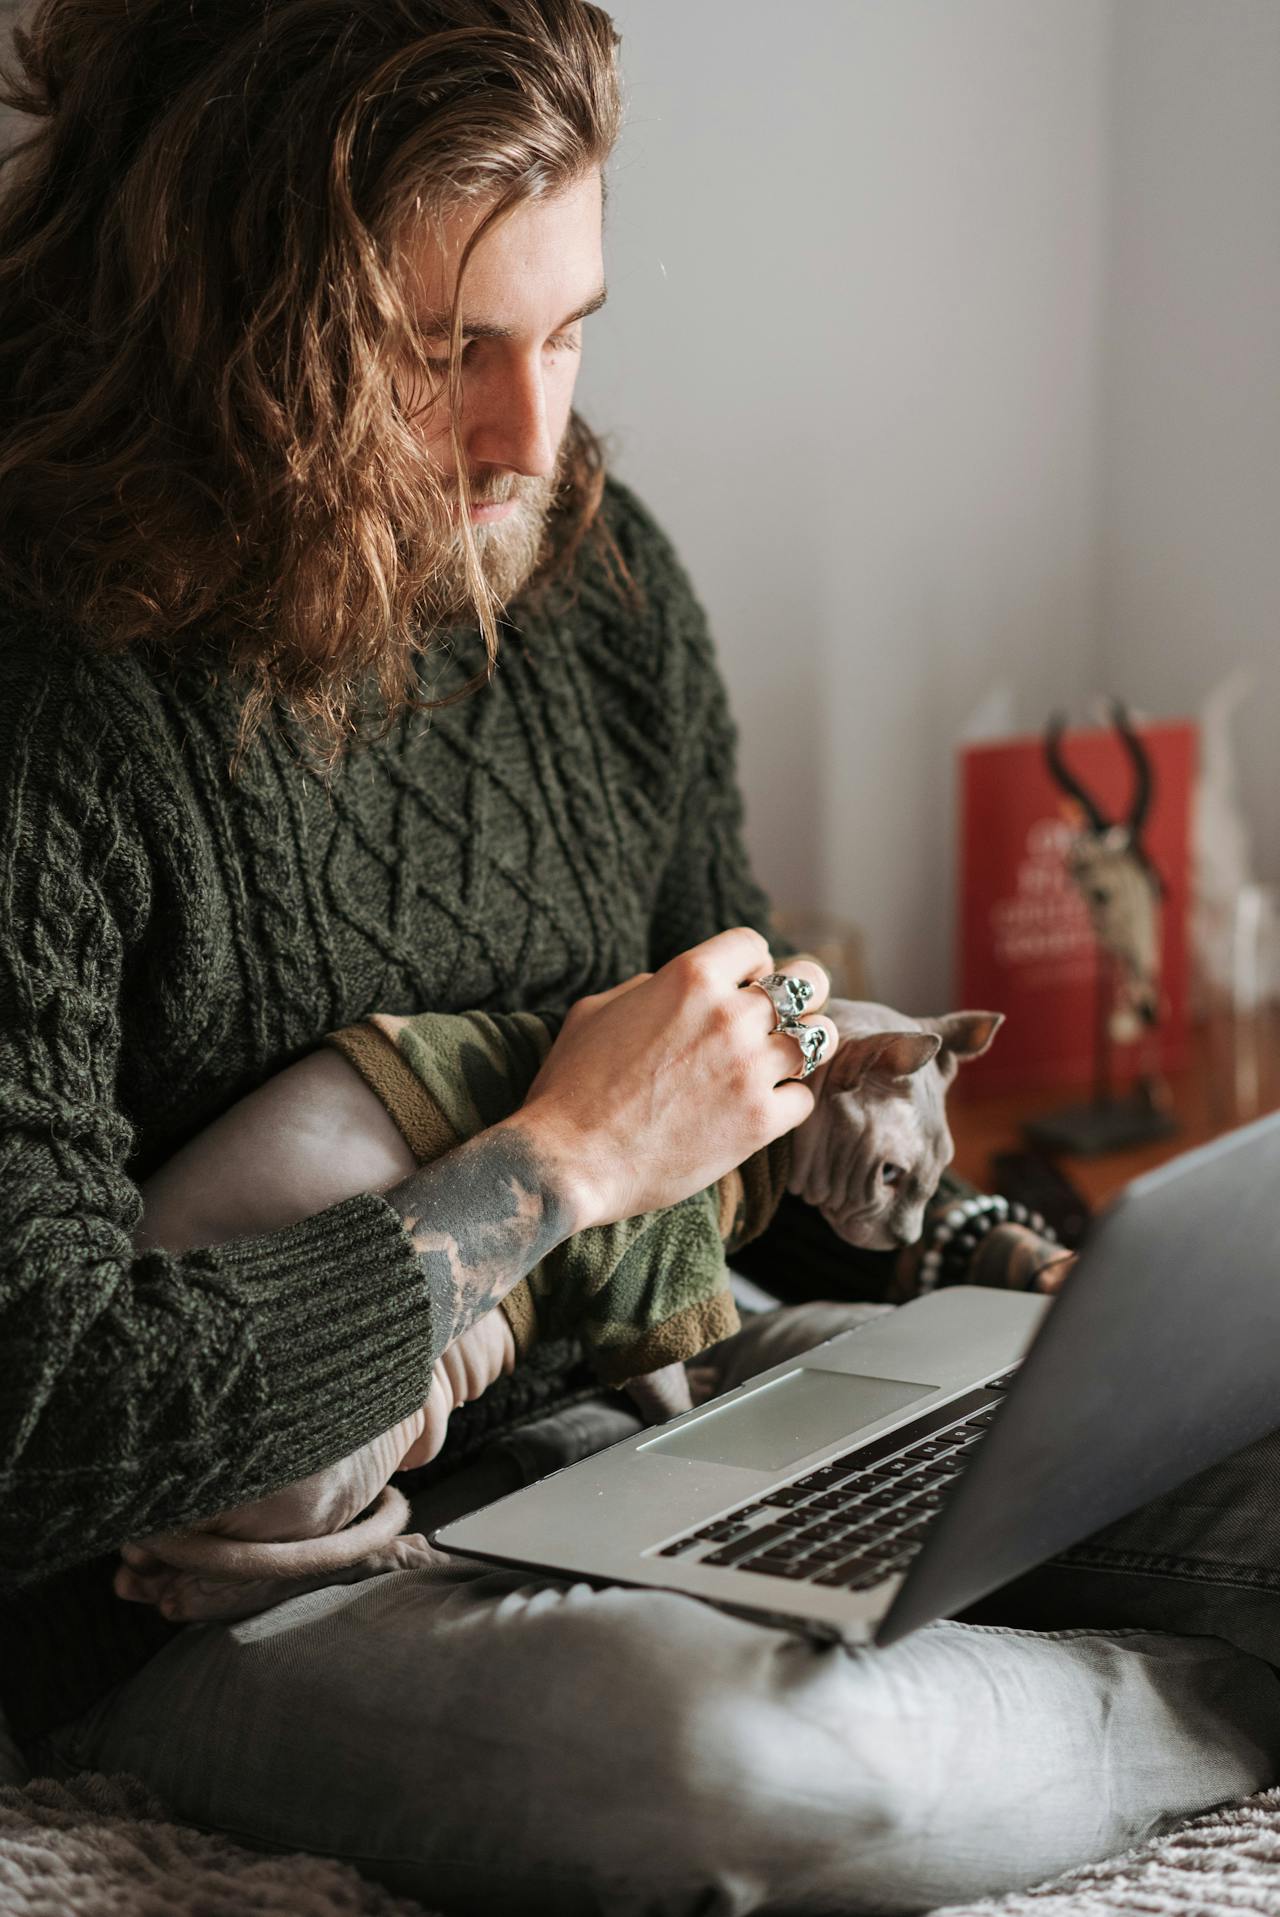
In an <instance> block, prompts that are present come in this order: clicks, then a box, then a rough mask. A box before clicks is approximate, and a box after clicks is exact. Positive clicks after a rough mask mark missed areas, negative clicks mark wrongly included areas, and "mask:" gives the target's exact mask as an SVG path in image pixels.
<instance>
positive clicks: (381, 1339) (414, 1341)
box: [199, 1193, 448, 1483]
mask: <svg viewBox="0 0 1280 1917" xmlns="http://www.w3.org/2000/svg"><path fill="white" fill-rule="evenodd" d="M199 1255H200V1256H201V1257H202V1258H206V1259H208V1260H209V1261H210V1263H211V1264H212V1265H213V1266H214V1268H215V1269H216V1270H217V1271H218V1273H219V1276H220V1277H221V1279H222V1281H223V1282H224V1283H225V1284H226V1285H227V1286H228V1289H229V1290H230V1291H232V1292H233V1293H234V1295H235V1297H236V1299H237V1300H238V1302H239V1304H240V1305H241V1307H242V1309H243V1310H244V1311H245V1313H246V1324H247V1330H248V1335H249V1337H250V1339H251V1340H252V1342H253V1344H254V1346H255V1349H256V1355H257V1358H258V1362H259V1364H260V1365H261V1367H262V1370H263V1373H264V1375H265V1377H266V1379H267V1381H268V1385H269V1390H268V1392H267V1400H268V1410H267V1412H266V1414H265V1416H264V1420H263V1424H262V1426H261V1427H260V1431H259V1434H258V1435H259V1437H260V1438H261V1439H264V1440H266V1441H267V1443H268V1446H269V1449H270V1453H271V1457H272V1463H273V1474H272V1475H273V1476H274V1477H275V1478H276V1479H277V1481H278V1482H282V1483H283V1482H288V1481H290V1480H292V1479H293V1478H295V1477H302V1476H306V1475H308V1474H309V1473H310V1472H311V1471H313V1470H317V1469H319V1468H320V1466H321V1465H322V1464H325V1463H329V1462H331V1461H332V1460H333V1459H334V1458H335V1457H340V1456H344V1455H346V1454H347V1453H349V1452H351V1451H353V1450H354V1449H356V1447H357V1446H358V1445H360V1444H363V1443H364V1442H365V1441H366V1440H367V1439H368V1438H371V1437H374V1436H376V1435H377V1433H379V1432H381V1431H387V1430H389V1429H390V1428H391V1426H392V1425H394V1424H395V1423H396V1422H397V1420H398V1419H400V1418H402V1417H404V1416H405V1415H406V1414H407V1413H408V1412H409V1411H411V1410H414V1409H416V1407H417V1406H418V1405H420V1404H421V1403H422V1400H423V1398H424V1397H425V1395H426V1392H427V1389H428V1386H429V1383H430V1375H431V1367H432V1365H433V1363H434V1361H435V1359H436V1358H437V1357H438V1356H439V1354H440V1351H441V1349H443V1346H444V1344H445V1342H446V1340H447V1336H448V1328H447V1327H442V1326H439V1325H436V1324H435V1323H434V1322H433V1314H432V1308H431V1303H430V1299H429V1296H428V1292H427V1286H426V1283H425V1281H424V1279H423V1275H422V1270H421V1267H420V1265H419V1262H418V1256H417V1253H416V1252H415V1251H414V1248H413V1244H412V1242H411V1240H410V1238H409V1235H408V1233H407V1232H406V1231H405V1229H404V1226H403V1224H402V1223H401V1220H400V1217H399V1214H398V1213H397V1212H396V1211H395V1210H394V1208H393V1207H392V1206H391V1205H389V1204H388V1203H387V1201H386V1199H385V1198H380V1197H378V1196H377V1195H376V1194H373V1193H366V1194H363V1195H361V1196H360V1197H356V1198H349V1199H345V1200H344V1201H343V1203H341V1204H340V1205H333V1206H331V1207H330V1208H329V1210H327V1211H322V1212H318V1213H316V1214H315V1215H314V1216H313V1217H310V1218H303V1219H300V1220H299V1221H298V1223H297V1224H295V1225H289V1226H287V1227H286V1228H285V1229H284V1230H283V1231H276V1232H272V1233H271V1234H270V1235H269V1236H267V1237H261V1238H248V1239H240V1240H239V1241H236V1242H233V1243H231V1244H226V1245H219V1246H216V1247H213V1248H212V1249H210V1250H208V1251H206V1252H203V1253H201V1254H199Z"/></svg>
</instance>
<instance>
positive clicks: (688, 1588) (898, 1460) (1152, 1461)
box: [433, 1114, 1280, 1644]
mask: <svg viewBox="0 0 1280 1917" xmlns="http://www.w3.org/2000/svg"><path fill="white" fill-rule="evenodd" d="M1278 1341H1280V1114H1278V1115H1276V1116H1274V1117H1271V1118H1267V1119H1263V1120H1260V1121H1259V1122H1258V1123H1257V1124H1254V1125H1251V1126H1248V1127H1246V1128H1244V1129H1242V1130H1240V1131H1237V1132H1232V1133H1230V1134H1228V1135H1227V1136H1226V1137H1224V1138H1222V1139H1219V1140H1217V1141H1216V1142H1215V1143H1213V1144H1211V1145H1207V1146H1205V1147H1203V1148H1202V1149H1201V1150H1199V1151H1195V1152H1191V1153H1188V1154H1187V1155H1186V1156H1184V1157H1182V1158H1180V1159H1176V1160H1174V1161H1173V1162H1172V1163H1171V1164H1169V1165H1166V1166H1164V1167H1163V1168H1162V1169H1161V1170H1159V1171H1157V1172H1153V1173H1151V1174H1150V1175H1149V1176H1147V1177H1145V1178H1142V1179H1139V1180H1138V1181H1137V1182H1136V1183H1134V1184H1132V1185H1130V1186H1129V1187H1128V1189H1127V1190H1126V1191H1125V1192H1124V1193H1123V1194H1122V1196H1121V1197H1120V1198H1119V1200H1118V1201H1117V1202H1116V1203H1115V1204H1114V1205H1113V1206H1112V1207H1111V1208H1110V1209H1109V1210H1108V1211H1107V1212H1106V1213H1105V1214H1104V1216H1103V1217H1102V1218H1101V1219H1100V1220H1099V1221H1098V1222H1097V1223H1096V1225H1095V1226H1094V1228H1093V1229H1092V1231H1091V1233H1090V1236H1089V1238H1088V1241H1087V1243H1086V1245H1085V1247H1084V1249H1083V1251H1082V1253H1081V1256H1080V1259H1079V1261H1078V1263H1077V1265H1076V1267H1075V1269H1074V1271H1073V1272H1072V1274H1071V1276H1070V1278H1069V1280H1068V1282H1067V1284H1066V1285H1065V1286H1064V1288H1063V1291H1062V1294H1061V1296H1060V1298H1059V1299H1058V1301H1057V1302H1056V1303H1054V1304H1052V1305H1051V1304H1050V1302H1049V1301H1048V1300H1047V1299H1044V1298H1041V1297H1034V1296H1033V1297H1029V1296H1026V1295H1025V1294H1022V1293H1017V1292H1003V1291H986V1290H981V1289H979V1288H977V1287H973V1286H960V1287H956V1288H954V1289H949V1290H945V1291H940V1292H935V1293H934V1294H932V1295H931V1296H930V1297H927V1298H924V1299H920V1300H918V1301H916V1302H914V1303H912V1304H909V1305H905V1306H903V1307H902V1308H901V1309H900V1310H897V1311H894V1312H891V1313H886V1314H885V1316H884V1317H882V1318H878V1319H875V1320H873V1321H872V1322H871V1323H870V1324H867V1325H864V1326H862V1327H860V1328H859V1329H857V1330H855V1331H848V1332H844V1333H841V1334H840V1335H839V1336H838V1337H835V1338H832V1339H829V1340H828V1341H827V1342H826V1343H824V1344H821V1345H817V1346H815V1347H814V1349H813V1350H811V1351H808V1352H806V1353H805V1354H804V1355H803V1356H801V1357H799V1358H793V1359H789V1360H787V1361H786V1362H784V1363H783V1364H779V1365H775V1366H774V1367H773V1368H772V1369H771V1370H768V1371H765V1372H762V1373H761V1374H760V1375H759V1376H758V1377H755V1378H752V1379H751V1380H749V1381H748V1382H747V1383H746V1384H744V1385H740V1386H739V1387H738V1388H737V1389H736V1390H735V1391H731V1392H729V1393H727V1394H726V1395H725V1396H724V1397H722V1398H717V1399H715V1400H714V1401H713V1402H712V1403H710V1404H708V1405H705V1406H702V1407H700V1408H698V1409H695V1410H693V1411H690V1412H686V1413H684V1414H683V1416H681V1417H679V1418H675V1419H673V1420H672V1421H671V1422H670V1423H668V1424H665V1425H662V1426H659V1427H657V1428H652V1427H651V1428H650V1429H648V1430H646V1431H642V1432H640V1433H638V1434H637V1435H636V1436H634V1437H631V1438H628V1439H625V1440H624V1441H623V1442H622V1443H620V1444H616V1445H613V1446H612V1447H611V1448H610V1449H608V1450H607V1451H603V1452H600V1453H598V1454H597V1455H595V1456H594V1457H590V1458H584V1459H582V1460H581V1461H580V1462H579V1463H577V1464H575V1465H572V1466H570V1467H569V1468H568V1469H566V1470H564V1471H560V1472H557V1473H555V1474H554V1475H552V1476H551V1477H549V1478H544V1479H542V1480H541V1481H540V1482H539V1483H537V1484H534V1485H530V1486H528V1487H526V1488H525V1489H524V1490H522V1491H517V1492H514V1493H513V1494H512V1495H510V1496H509V1497H506V1498H502V1499H499V1500H498V1501H497V1502H496V1503H494V1504H490V1505H487V1506H486V1507H484V1508H483V1509H482V1510H479V1511H475V1512H473V1513H471V1514H470V1515H469V1516H467V1517H464V1518H461V1519H459V1520H457V1521H456V1522H454V1523H451V1524H448V1525H445V1526H444V1527H443V1528H442V1529H441V1530H440V1531H438V1532H437V1533H436V1534H435V1536H434V1539H433V1542H434V1543H436V1544H438V1545H439V1546H440V1548H441V1549H442V1550H446V1551H452V1552H458V1553H461V1554H463V1555H466V1556H472V1557H477V1558H482V1559H487V1560H491V1561H493V1562H496V1563H500V1564H514V1565H528V1566H531V1567H535V1568H537V1569H540V1570H544V1571H549V1572H555V1573H559V1574H562V1575H564V1574H568V1575H572V1576H580V1577H584V1578H588V1579H591V1580H593V1581H597V1582H602V1583H624V1584H636V1585H642V1584H649V1585H654V1586H658V1587H661V1588H664V1589H667V1590H676V1591H684V1592H687V1593H690V1594H691V1595H693V1596H695V1597H700V1598H705V1599H708V1600H710V1601H711V1602H713V1603H716V1604H720V1605H723V1606H726V1607H728V1608H730V1609H732V1610H736V1611H743V1612H747V1613H750V1614H752V1615H759V1616H764V1617H772V1618H777V1619H780V1620H781V1619H785V1620H786V1621H787V1622H788V1623H792V1624H795V1623H800V1624H802V1625H804V1626H805V1627H807V1628H809V1629H811V1630H812V1631H813V1632H815V1633H816V1634H818V1635H832V1634H838V1635H839V1636H840V1637H842V1638H844V1639H846V1640H849V1641H855V1642H857V1641H867V1640H872V1639H874V1640H875V1641H876V1642H878V1643H881V1644H888V1643H891V1642H893V1641H894V1640H895V1639H897V1638H899V1637H902V1636H904V1635H905V1634H906V1633H907V1632H908V1631H911V1630H915V1629H917V1628H918V1627H919V1626H920V1625H922V1624H926V1623H929V1622H930V1621H931V1620H932V1619H934V1618H937V1617H945V1616H951V1615H954V1614H955V1613H956V1612H957V1611H959V1610H962V1609H963V1608H964V1607H965V1606H966V1605H968V1604H970V1603H972V1602H973V1601H974V1600H976V1599H977V1598H979V1597H982V1596H985V1595H986V1594H987V1593H988V1592H990V1591H992V1590H995V1589H997V1588H998V1587H999V1586H1000V1585H1002V1584H1005V1583H1007V1582H1008V1581H1009V1580H1010V1579H1011V1578H1013V1577H1016V1576H1018V1575H1019V1574H1020V1573H1021V1572H1023V1571H1026V1570H1029V1569H1031V1568H1032V1567H1033V1566H1034V1565H1036V1564H1039V1563H1042V1562H1043V1561H1044V1560H1045V1559H1046V1558H1049V1557H1051V1556H1052V1555H1053V1554H1054V1553H1055V1552H1057V1551H1060V1550H1064V1549H1065V1548H1066V1547H1067V1546H1069V1545H1071V1544H1074V1543H1077V1542H1078V1541H1079V1540H1080V1539H1081V1538H1084V1537H1087V1536H1088V1535H1089V1534H1090V1533H1091V1532H1093V1531H1096V1530H1097V1529H1099V1528H1100V1527H1101V1526H1102V1525H1104V1524H1107V1523H1109V1522H1110V1521H1111V1520H1112V1519H1114V1518H1118V1517H1121V1516H1123V1515H1124V1513H1125V1512H1127V1511H1131V1510H1133V1509H1135V1508H1136V1507H1137V1506H1138V1505H1140V1504H1144V1503H1145V1502H1147V1500H1148V1499H1150V1498H1153V1497H1156V1496H1157V1495H1159V1493H1160V1492H1162V1491H1165V1490H1168V1489H1170V1488H1171V1487H1172V1486H1174V1485H1176V1484H1179V1483H1181V1482H1182V1481H1184V1480H1185V1479H1186V1478H1189V1477H1191V1476H1192V1475H1194V1473H1195V1472H1197V1471H1199V1470H1201V1469H1203V1468H1204V1467H1205V1466H1207V1465H1209V1464H1211V1463H1214V1462H1216V1461H1217V1460H1218V1459H1219V1458H1222V1457H1225V1456H1226V1455H1228V1454H1229V1453H1230V1452H1232V1451H1235V1450H1238V1449H1239V1448H1240V1447H1241V1446H1242V1445H1244V1444H1247V1443H1249V1442H1250V1441H1251V1440H1252V1439H1254V1438H1256V1437H1260V1436H1261V1435H1262V1434H1263V1433H1264V1432H1266V1431H1269V1430H1271V1429H1272V1428H1273V1427H1274V1426H1275V1425H1276V1424H1277V1423H1278V1422H1280V1416H1278V1412H1277V1400H1276V1389H1275V1352H1276V1349H1277V1342H1278Z"/></svg>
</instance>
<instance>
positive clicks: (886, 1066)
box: [827, 1032, 942, 1092]
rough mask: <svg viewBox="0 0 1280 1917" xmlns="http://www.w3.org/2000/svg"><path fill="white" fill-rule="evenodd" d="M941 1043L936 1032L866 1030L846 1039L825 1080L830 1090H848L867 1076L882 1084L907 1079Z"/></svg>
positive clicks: (925, 1061)
mask: <svg viewBox="0 0 1280 1917" xmlns="http://www.w3.org/2000/svg"><path fill="white" fill-rule="evenodd" d="M941 1043H942V1039H941V1036H940V1034H939V1033H937V1032H865V1033H863V1034H862V1035H861V1036H860V1037H858V1038H846V1039H844V1040H842V1042H841V1045H840V1049H839V1051H838V1052H837V1053H836V1055H835V1057H834V1058H833V1059H832V1061H831V1063H830V1065H828V1067H827V1082H828V1084H829V1085H830V1086H831V1089H832V1090H833V1091H844V1092H847V1091H852V1090H853V1088H854V1086H855V1085H861V1084H862V1082H863V1080H864V1079H867V1078H875V1079H879V1080H880V1082H881V1083H882V1084H892V1083H894V1082H895V1081H896V1080H899V1079H903V1078H910V1077H911V1075H912V1073H913V1072H918V1071H919V1070H920V1068H921V1067H922V1066H924V1065H927V1064H928V1063H929V1060H930V1059H931V1058H933V1057H934V1056H935V1054H936V1053H937V1051H938V1048H939V1046H940V1045H941Z"/></svg>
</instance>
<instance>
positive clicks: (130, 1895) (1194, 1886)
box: [0, 1773, 1280, 1917]
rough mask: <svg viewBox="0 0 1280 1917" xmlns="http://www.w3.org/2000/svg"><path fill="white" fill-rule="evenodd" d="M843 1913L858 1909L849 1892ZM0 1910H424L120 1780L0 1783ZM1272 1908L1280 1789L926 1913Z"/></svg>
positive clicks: (1010, 1915) (947, 1916)
mask: <svg viewBox="0 0 1280 1917" xmlns="http://www.w3.org/2000/svg"><path fill="white" fill-rule="evenodd" d="M849 1908H850V1911H851V1912H853V1911H855V1910H856V1909H857V1899H856V1893H855V1894H852V1895H851V1897H850V1905H849ZM0 1910H2V1911H3V1912H4V1917H66V1913H68V1912H75V1917H432V1914H431V1913H428V1912H425V1911H424V1910H423V1907H422V1906H421V1905H419V1904H416V1903H413V1902H411V1901H410V1900H408V1899H406V1898H402V1897H393V1896H392V1895H391V1894H390V1893H389V1892H388V1891H385V1890H383V1889H381V1888H380V1887H379V1886H378V1885H376V1884H372V1883H370V1882H368V1881H367V1880H366V1879H364V1878H362V1877H359V1876H357V1874H356V1872H355V1871H354V1870H353V1869H352V1868H351V1866H350V1865H348V1864H340V1863H337V1862H335V1861H333V1860H331V1859H329V1858H323V1857H304V1856H298V1855H294V1856H283V1857H282V1856H274V1855H265V1854H263V1853H260V1852H257V1851H251V1850H246V1849H244V1848H243V1847H242V1846H241V1845H239V1844H235V1843H232V1842H231V1840H230V1839H229V1838H223V1837H215V1836H205V1835H204V1834H203V1833H201V1832H199V1831H195V1830H191V1829H189V1828H187V1827H185V1826H183V1825H180V1824H172V1823H169V1822H167V1821H166V1819H165V1813H164V1809H163V1807H162V1806H161V1805H160V1804H159V1803H158V1802H157V1801H156V1800H155V1799H154V1798H153V1797H152V1796H151V1795H150V1793H149V1792H148V1791H147V1790H146V1789H145V1788H144V1787H143V1786H142V1785H141V1784H139V1783H138V1782H137V1780H136V1779H134V1778H130V1777H102V1776H98V1775H96V1774H94V1773H85V1774H83V1775H81V1776H79V1777H75V1778H73V1779H72V1780H71V1781H70V1782H69V1783H66V1784H61V1783H55V1782H54V1781H53V1780H52V1779H50V1778H39V1779H37V1780H36V1781H35V1782H33V1783H31V1784H28V1785H27V1786H26V1787H25V1788H19V1787H17V1786H5V1787H0ZM1242 1913H1252V1914H1253V1917H1280V1790H1269V1791H1263V1792H1262V1793H1261V1794H1260V1795H1259V1796H1257V1797H1251V1798H1248V1799H1246V1800H1245V1801H1244V1802H1243V1803H1240V1804H1236V1805H1231V1806H1228V1807H1227V1808H1225V1809H1223V1810H1217V1811H1210V1812H1208V1813H1207V1814H1206V1815H1204V1816H1201V1817H1194V1818H1191V1819H1189V1820H1188V1821H1187V1822H1185V1823H1183V1824H1181V1825H1179V1826H1178V1828H1177V1829H1176V1830H1173V1831H1170V1832H1168V1833H1166V1834H1165V1835H1164V1836H1163V1837H1159V1838H1156V1839H1154V1840H1153V1841H1152V1842H1150V1843H1147V1844H1142V1845H1140V1846H1139V1847H1138V1848H1137V1849H1136V1850H1131V1851H1128V1852H1126V1854H1125V1855H1124V1856H1123V1857H1116V1858H1112V1859H1110V1860H1109V1861H1108V1862H1106V1863H1102V1864H1090V1865H1087V1866H1086V1867H1085V1868H1084V1869H1082V1870H1076V1871H1072V1872H1069V1873H1068V1874H1067V1875H1066V1876H1064V1877H1059V1878H1056V1879H1055V1880H1054V1881H1053V1882H1052V1883H1049V1884H1041V1885H1039V1886H1037V1887H1036V1888H1035V1889H1033V1890H1027V1891H1015V1892H1012V1893H1011V1894H1010V1895H1008V1896H1006V1897H997V1898H990V1899H986V1900H984V1901H982V1902H981V1903H977V1904H966V1905H964V1906H960V1905H955V1906H950V1907H948V1908H947V1910H946V1911H945V1912H937V1913H935V1917H1241V1914H1242Z"/></svg>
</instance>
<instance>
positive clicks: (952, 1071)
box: [924, 1012, 1004, 1082]
mask: <svg viewBox="0 0 1280 1917" xmlns="http://www.w3.org/2000/svg"><path fill="white" fill-rule="evenodd" d="M924 1022H925V1023H926V1024H927V1025H928V1026H929V1028H930V1030H931V1031H934V1032H936V1033H937V1034H938V1036H939V1038H940V1039H941V1040H942V1056H941V1057H940V1058H939V1060H938V1068H939V1070H940V1071H941V1073H942V1075H943V1077H944V1078H945V1079H947V1080H948V1082H950V1080H951V1079H953V1078H954V1077H955V1075H956V1071H957V1069H958V1067H959V1066H961V1065H966V1064H967V1063H968V1062H969V1060H970V1059H971V1058H981V1057H982V1054H983V1053H984V1052H985V1051H986V1050H987V1048H988V1047H989V1046H990V1044H991V1041H992V1039H993V1038H994V1037H995V1035H996V1033H997V1032H998V1031H999V1030H1000V1027H1001V1026H1002V1025H1003V1024H1004V1013H1003V1012H944V1013H943V1015H942V1017H941V1018H931V1019H927V1020H925V1021H924Z"/></svg>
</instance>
